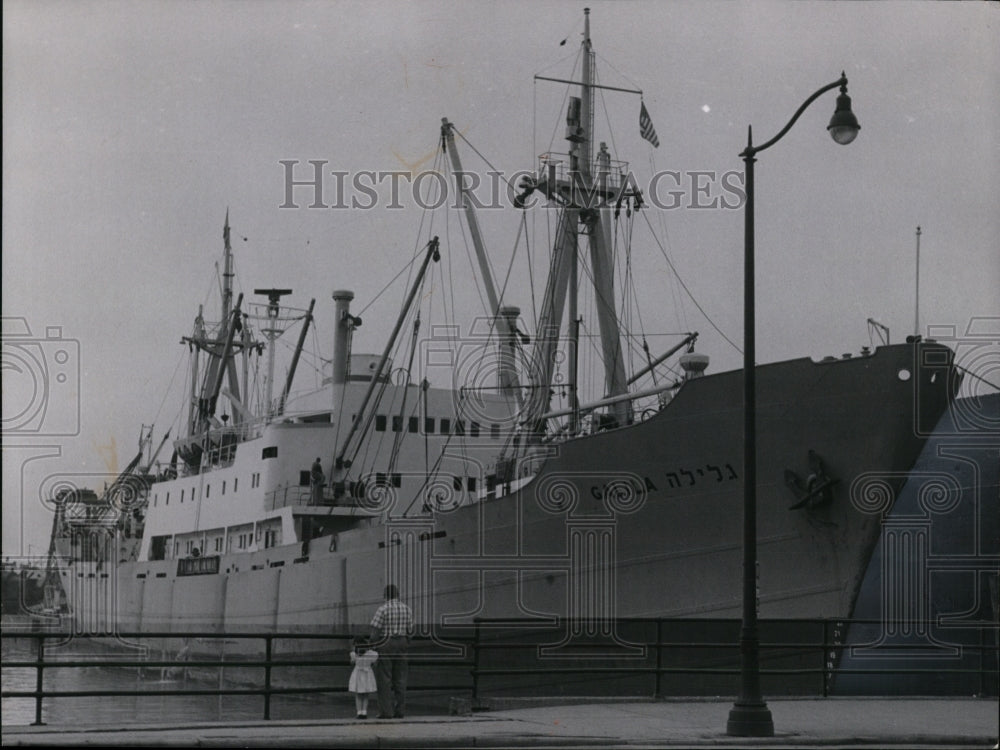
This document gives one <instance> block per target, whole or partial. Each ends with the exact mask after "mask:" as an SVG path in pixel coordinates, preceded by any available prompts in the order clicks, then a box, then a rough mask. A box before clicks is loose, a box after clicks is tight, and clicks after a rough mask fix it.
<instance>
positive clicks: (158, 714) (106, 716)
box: [0, 638, 447, 726]
mask: <svg viewBox="0 0 1000 750" xmlns="http://www.w3.org/2000/svg"><path fill="white" fill-rule="evenodd" d="M33 649H34V642H33V641H31V640H30V639H23V640H22V639H8V638H5V639H4V640H3V659H4V661H8V660H10V661H27V660H32V659H34V657H35V654H34V650H33ZM46 658H49V657H48V655H47V656H46ZM320 669H325V670H327V671H330V669H331V668H329V667H324V668H315V669H313V670H312V671H313V673H314V679H313V684H317V683H315V679H317V678H318V677H320V676H321V675H317V674H316V673H317V672H318V671H319V670H320ZM203 671H207V670H203ZM258 671H259V670H258ZM279 671H280V670H275V672H276V673H277V672H279ZM341 671H343V670H341ZM276 676H277V675H276ZM277 677H278V679H276V682H279V680H280V684H288V681H287V679H283V678H280V676H277ZM341 677H343V679H341ZM44 679H45V682H44V688H45V689H46V690H132V691H133V693H132V694H131V695H128V696H105V697H93V698H45V700H44V701H43V703H42V721H43V722H44V723H45V724H49V725H54V726H57V725H105V726H109V725H110V726H122V725H126V724H164V723H177V722H187V723H190V722H205V721H255V720H261V719H263V718H264V697H263V696H257V695H222V696H204V695H196V696H157V695H143V694H142V693H143V692H144V691H149V690H171V689H183V688H185V687H186V688H192V689H211V688H214V687H218V684H219V683H218V678H217V677H216V678H215V679H210V678H208V677H205V676H195V677H191V676H189V677H187V678H185V677H182V676H180V675H177V676H165V675H164V674H163V671H162V670H160V669H159V668H156V669H152V668H150V669H146V670H139V669H137V668H132V667H128V668H123V667H62V668H60V667H51V668H48V667H47V668H46V669H45V672H44ZM35 680H36V676H35V670H34V669H33V668H28V667H24V668H6V667H5V668H4V669H3V670H2V672H0V683H2V689H3V690H4V691H7V690H34V689H35ZM341 682H343V684H344V685H345V686H346V684H347V678H346V671H345V672H344V675H343V676H342V675H341V674H340V671H338V673H337V674H336V676H334V675H333V674H332V673H331V674H330V679H324V680H323V684H324V685H338V684H340V683H341ZM226 687H247V685H245V684H238V685H234V684H231V683H230V684H227V685H226ZM407 698H408V703H409V704H411V705H412V706H413V709H414V710H412V711H411V713H414V714H423V715H427V714H444V713H447V705H446V703H447V701H446V700H442V699H440V698H437V699H428V700H423V701H422V700H420V697H416V700H414V698H415V696H413V694H412V693H410V694H409V695H408V696H407ZM373 709H374V705H370V706H369V713H372V712H373ZM375 712H376V713H377V710H376V711H375ZM354 715H355V711H354V696H353V695H352V694H350V693H347V692H341V693H312V694H307V695H289V696H285V695H274V696H272V697H271V718H272V719H311V720H315V719H348V718H352V717H354ZM34 721H35V700H34V699H33V698H4V699H3V702H2V704H0V724H2V726H15V725H27V724H32V723H33V722H34Z"/></svg>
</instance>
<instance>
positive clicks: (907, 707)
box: [3, 698, 1000, 749]
mask: <svg viewBox="0 0 1000 750" xmlns="http://www.w3.org/2000/svg"><path fill="white" fill-rule="evenodd" d="M731 704H732V700H731V699H717V700H665V701H636V700H627V699H626V700H623V701H617V702H615V701H608V700H601V701H597V700H594V701H591V702H586V703H575V704H558V703H555V702H553V701H548V702H546V701H544V700H543V699H533V704H532V703H529V702H527V701H526V700H524V699H522V700H521V701H520V702H518V701H517V700H516V699H507V700H506V701H504V700H502V699H495V700H494V701H492V702H487V703H486V704H484V705H485V707H486V708H488V709H489V710H485V711H476V712H473V713H468V714H457V715H452V716H429V717H421V716H419V715H414V716H412V717H411V716H407V717H406V718H405V719H392V720H376V719H368V720H357V719H324V718H322V717H321V716H317V717H316V718H315V719H311V720H298V721H252V722H213V723H192V724H188V725H185V724H183V723H180V724H178V723H176V722H175V723H172V724H170V725H166V724H164V725H136V726H115V727H109V726H61V727H60V726H41V727H4V728H3V745H4V746H11V747H14V746H27V745H36V746H39V745H44V746H83V745H95V746H96V745H101V746H118V747H143V746H145V747H150V746H174V747H188V746H211V747H326V748H340V747H352V748H354V747H356V748H389V747H469V748H478V747H488V748H529V747H530V748H534V747H547V748H569V747H601V748H643V747H727V748H740V747H753V748H766V747H789V748H791V747H824V748H833V747H844V748H847V747H849V748H852V749H853V748H892V747H898V748H945V747H947V748H996V747H997V742H998V731H1000V730H998V726H997V725H998V704H997V700H996V699H976V698H968V699H943V698H923V699H921V698H898V699H894V698H862V699H856V698H807V699H775V700H768V706H769V708H770V709H771V713H772V715H773V717H774V728H775V734H774V737H768V738H746V739H744V738H739V737H729V736H728V735H726V717H727V715H728V712H729V709H730V707H731Z"/></svg>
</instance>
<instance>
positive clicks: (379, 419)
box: [375, 414, 386, 432]
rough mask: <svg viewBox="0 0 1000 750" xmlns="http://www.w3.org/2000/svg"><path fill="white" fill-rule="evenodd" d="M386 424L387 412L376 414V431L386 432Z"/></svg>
mask: <svg viewBox="0 0 1000 750" xmlns="http://www.w3.org/2000/svg"><path fill="white" fill-rule="evenodd" d="M385 424H386V418H385V414H376V415H375V431H376V432H385Z"/></svg>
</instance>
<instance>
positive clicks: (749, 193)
mask: <svg viewBox="0 0 1000 750" xmlns="http://www.w3.org/2000/svg"><path fill="white" fill-rule="evenodd" d="M837 86H839V87H840V95H839V96H838V97H837V109H836V111H835V112H834V114H833V117H832V118H831V120H830V124H829V126H827V130H829V131H830V135H831V137H832V138H833V140H835V141H836V142H837V143H840V144H841V145H845V146H846V145H847V144H848V143H850V142H851V141H853V140H854V138H855V136H857V134H858V131H859V130H860V129H861V126H860V125H858V120H857V118H856V117H855V116H854V113H853V112H852V111H851V97H849V96H848V95H847V76H846V75H844V74H843V73H841V75H840V78H839V79H838V80H836V81H834V82H833V83H830V84H827V85H826V86H824V87H823V88H821V89H819V90H818V91H817V92H816V93H814V94H813V95H812V96H810V97H809V98H808V99H806V100H805V102H803V103H802V106H801V107H799V109H798V111H797V112H796V113H795V114H794V115H793V116H792V119H791V120H789V121H788V124H787V125H785V127H784V128H783V129H782V130H781V132H780V133H778V134H777V135H776V136H774V138H772V139H771V140H769V141H767V142H766V143H764V144H763V145H761V146H754V145H753V129H752V128H747V147H746V150H744V151H743V153H741V154H740V156H741V157H742V159H743V163H744V164H745V165H746V167H745V175H746V176H745V178H744V179H745V183H746V185H745V186H746V205H745V206H744V217H745V227H744V270H743V284H744V286H743V412H744V414H743V420H744V421H743V626H742V628H741V630H740V657H741V658H740V662H741V684H740V696H739V698H737V700H736V702H735V703H734V704H733V707H732V708H731V709H730V711H729V721H728V723H727V725H726V732H727V734H730V735H734V736H740V737H770V736H772V735H773V734H774V722H773V720H772V719H771V711H770V709H768V707H767V704H766V703H765V702H764V698H763V697H762V695H761V690H760V660H759V653H758V652H759V647H760V638H759V635H758V632H757V383H756V371H755V369H754V368H755V361H754V360H755V352H754V350H755V348H756V347H755V335H754V265H753V264H754V224H753V216H754V213H753V212H754V184H753V165H754V162H755V161H756V159H755V158H754V157H755V156H756V155H757V154H758V153H760V152H761V151H763V150H764V149H767V148H770V147H771V146H773V145H774V144H775V143H777V142H778V141H779V140H781V138H782V136H784V135H785V133H787V132H788V131H789V130H790V129H791V127H792V125H794V124H795V121H796V120H798V119H799V116H800V115H801V114H802V113H803V112H804V111H805V109H806V107H808V106H809V105H810V104H812V103H813V101H814V100H815V99H816V98H817V97H819V96H820V95H821V94H824V93H826V92H827V91H829V90H830V89H833V88H836V87H837Z"/></svg>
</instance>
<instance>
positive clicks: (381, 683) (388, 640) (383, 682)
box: [371, 583, 413, 719]
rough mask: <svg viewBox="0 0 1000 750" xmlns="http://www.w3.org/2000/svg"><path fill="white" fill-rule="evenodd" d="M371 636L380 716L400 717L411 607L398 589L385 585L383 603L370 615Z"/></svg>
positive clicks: (404, 698) (411, 622) (403, 696)
mask: <svg viewBox="0 0 1000 750" xmlns="http://www.w3.org/2000/svg"><path fill="white" fill-rule="evenodd" d="M371 627H372V632H371V638H372V641H374V642H375V648H376V650H377V651H378V661H377V662H375V678H376V682H377V683H378V710H379V718H380V719H392V718H396V719H402V718H403V715H404V712H405V709H406V674H407V671H408V669H407V663H406V650H407V648H408V647H409V645H410V635H411V634H412V633H413V610H411V609H410V608H409V607H408V606H406V605H405V604H403V602H401V601H400V600H399V589H397V588H396V586H395V585H393V584H391V583H390V584H389V585H388V586H386V587H385V604H383V605H382V606H381V607H379V608H378V609H377V610H376V611H375V616H374V617H373V618H372V625H371Z"/></svg>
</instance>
